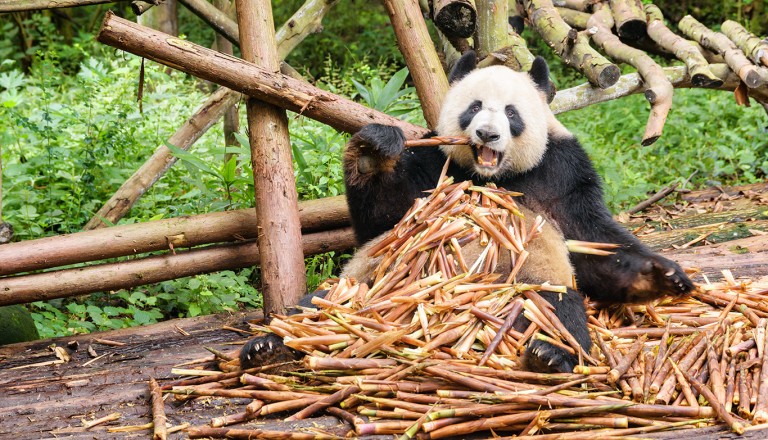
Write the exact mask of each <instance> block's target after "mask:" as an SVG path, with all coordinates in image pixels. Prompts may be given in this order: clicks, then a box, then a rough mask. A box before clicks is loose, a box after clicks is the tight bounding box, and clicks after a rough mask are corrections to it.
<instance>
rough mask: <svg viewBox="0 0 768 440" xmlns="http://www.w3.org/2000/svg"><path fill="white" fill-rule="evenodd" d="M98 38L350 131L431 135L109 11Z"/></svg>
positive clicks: (411, 125)
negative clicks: (373, 128) (383, 128)
mask: <svg viewBox="0 0 768 440" xmlns="http://www.w3.org/2000/svg"><path fill="white" fill-rule="evenodd" d="M98 40H99V41H100V42H102V43H104V44H108V45H110V46H113V47H116V48H118V49H122V50H125V51H127V52H131V53H134V54H136V55H139V56H143V57H146V58H149V59H150V60H153V61H157V62H159V63H162V64H165V65H167V66H171V67H173V68H176V69H179V70H181V71H183V72H186V73H189V74H191V75H194V76H197V77H199V78H202V79H205V80H208V81H212V82H215V83H218V84H221V85H223V86H225V87H228V88H230V89H233V90H237V91H239V92H241V93H243V94H245V95H248V96H252V97H254V98H257V99H260V100H263V101H265V102H268V103H270V104H274V105H277V106H280V107H282V108H285V109H287V110H291V111H294V112H297V113H301V114H302V115H304V116H307V117H309V118H312V119H315V120H317V121H320V122H322V123H324V124H327V125H330V126H331V127H333V128H335V129H337V130H340V131H344V132H347V133H355V132H357V131H358V130H359V129H360V128H362V127H363V126H364V125H366V124H370V123H373V122H376V123H379V124H387V125H395V126H398V127H400V128H402V129H403V131H404V132H405V135H406V137H407V138H408V139H418V138H421V137H423V136H424V135H425V134H427V132H428V130H427V129H425V128H423V127H418V126H416V125H413V124H410V123H407V122H404V121H402V120H400V119H398V118H395V117H392V116H389V115H387V114H384V113H382V112H378V111H376V110H372V109H370V108H368V107H366V106H364V105H361V104H358V103H356V102H354V101H351V100H349V99H346V98H343V97H341V96H338V95H335V94H333V93H330V92H326V91H324V90H321V89H318V88H317V87H314V86H312V85H309V84H307V83H305V82H303V81H299V80H296V79H293V78H290V77H288V76H286V75H282V74H279V73H276V72H271V71H269V70H266V69H262V68H260V67H258V66H256V65H254V64H252V63H248V62H245V61H243V60H241V59H238V58H235V57H231V56H227V55H224V54H221V53H219V52H216V51H214V50H211V49H208V48H205V47H202V46H199V45H196V44H194V43H191V42H189V41H186V40H180V39H178V38H175V37H170V36H168V35H166V34H163V33H161V32H157V31H154V30H152V29H149V28H147V27H144V26H141V25H138V24H136V23H133V22H131V21H129V20H125V19H122V18H120V17H117V16H116V15H115V14H113V13H112V12H107V14H106V15H105V17H104V23H103V24H102V27H101V31H100V32H99V35H98Z"/></svg>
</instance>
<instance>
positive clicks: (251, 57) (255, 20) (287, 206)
mask: <svg viewBox="0 0 768 440" xmlns="http://www.w3.org/2000/svg"><path fill="white" fill-rule="evenodd" d="M235 6H236V8H237V21H238V25H239V27H240V29H241V32H240V50H241V52H242V55H243V59H244V60H246V61H249V62H252V63H256V64H257V65H259V66H260V67H262V68H264V69H265V70H267V71H270V72H275V73H279V72H280V59H279V58H278V54H277V41H276V39H275V24H274V21H273V18H272V5H271V3H270V1H269V0H235ZM245 105H246V110H247V111H248V134H249V136H248V137H249V140H250V144H251V164H252V166H253V188H254V193H255V197H256V206H257V207H258V208H259V209H258V211H257V212H256V229H257V230H258V234H257V240H258V242H259V251H260V253H261V258H260V260H261V261H260V263H261V264H260V265H261V286H262V291H263V295H264V313H265V314H270V313H283V312H284V311H285V310H287V308H288V307H290V306H292V305H294V304H297V303H298V302H299V299H301V297H302V296H304V294H305V293H306V289H307V287H306V281H307V279H306V273H305V271H304V256H303V253H302V250H301V223H300V222H299V205H298V200H299V196H298V193H297V191H296V179H295V177H294V176H293V159H292V157H291V138H290V134H289V133H288V116H287V114H286V112H285V110H284V109H282V108H280V107H278V106H276V105H274V104H270V103H266V102H263V101H260V100H258V99H255V98H249V99H248V100H247V101H246V103H245Z"/></svg>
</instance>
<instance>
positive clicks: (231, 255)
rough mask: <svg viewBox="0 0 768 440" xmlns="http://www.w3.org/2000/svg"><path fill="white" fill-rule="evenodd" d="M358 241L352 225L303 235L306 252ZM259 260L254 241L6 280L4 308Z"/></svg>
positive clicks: (0, 301) (1, 297)
mask: <svg viewBox="0 0 768 440" xmlns="http://www.w3.org/2000/svg"><path fill="white" fill-rule="evenodd" d="M354 244H355V238H354V233H353V232H352V228H344V229H337V230H333V231H324V232H316V233H313V234H308V235H305V236H304V237H302V245H303V250H304V254H305V255H312V254H318V253H321V252H328V251H334V250H343V249H349V248H351V247H353V246H354ZM256 264H259V248H258V246H257V244H256V242H255V241H248V242H243V243H237V244H230V245H224V246H212V247H207V248H202V249H193V250H190V251H185V252H178V253H176V254H168V255H159V256H154V257H147V258H141V259H137V260H130V261H123V262H119V263H108V264H99V265H94V266H87V267H80V268H76V269H65V270H60V271H54V272H46V273H40V274H34V275H22V276H18V277H9V278H0V306H4V305H10V304H26V303H30V302H34V301H47V300H51V299H56V298H67V297H70V296H75V295H83V294H86V293H92V292H103V291H109V290H117V289H127V288H131V287H136V286H143V285H146V284H152V283H159V282H161V281H167V280H172V279H176V278H182V277H188V276H193V275H199V274H202V273H209V272H216V271H220V270H233V269H240V268H243V267H248V266H253V265H256Z"/></svg>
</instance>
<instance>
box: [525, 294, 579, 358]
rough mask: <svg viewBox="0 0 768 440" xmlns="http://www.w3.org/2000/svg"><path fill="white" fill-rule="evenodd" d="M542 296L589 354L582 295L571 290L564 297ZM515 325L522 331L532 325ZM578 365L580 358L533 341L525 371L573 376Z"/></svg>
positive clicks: (558, 348) (530, 345)
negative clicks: (571, 374) (570, 374)
mask: <svg viewBox="0 0 768 440" xmlns="http://www.w3.org/2000/svg"><path fill="white" fill-rule="evenodd" d="M539 295H541V296H542V297H543V298H544V299H546V300H547V301H548V302H549V303H550V304H552V305H553V306H554V312H555V315H556V316H557V318H558V319H559V320H560V321H561V322H562V323H563V325H564V326H565V328H566V329H567V330H568V331H569V332H570V333H571V335H573V337H574V338H575V339H576V341H578V343H579V344H580V345H581V347H582V348H583V349H584V351H585V352H587V353H589V351H590V349H591V347H592V340H591V338H590V336H589V330H587V312H586V309H585V308H584V299H583V297H582V296H581V294H579V293H578V292H576V291H575V290H573V289H568V292H567V293H564V294H560V293H557V292H539ZM521 321H523V322H521ZM515 324H516V325H515V327H517V328H522V327H527V325H529V324H530V322H529V321H528V320H527V319H525V318H522V319H521V320H518V322H516V323H515ZM519 324H522V326H519ZM578 361H579V360H578V356H577V355H573V354H571V353H569V352H568V351H566V350H563V349H562V348H560V347H557V346H555V345H552V344H550V343H549V342H545V341H542V340H539V339H534V340H532V341H531V342H530V343H529V344H528V348H527V349H526V350H525V354H524V355H523V357H522V363H523V368H525V369H526V370H528V371H535V372H547V373H572V372H573V367H575V366H576V365H577V364H578Z"/></svg>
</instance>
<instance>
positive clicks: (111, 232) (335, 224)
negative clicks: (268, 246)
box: [0, 196, 350, 276]
mask: <svg viewBox="0 0 768 440" xmlns="http://www.w3.org/2000/svg"><path fill="white" fill-rule="evenodd" d="M299 220H300V221H301V229H302V232H304V233H311V232H317V231H325V230H331V229H338V228H343V227H347V226H349V224H350V223H349V208H348V207H347V201H346V200H345V199H344V196H336V197H328V198H324V199H317V200H307V201H302V202H299ZM255 223H256V210H255V209H252V208H251V209H239V210H235V211H225V212H211V213H208V214H200V215H192V216H185V217H178V218H168V219H163V220H154V221H150V222H143V223H134V224H130V225H120V226H113V227H111V228H100V229H94V230H92V231H83V232H76V233H74V234H65V235H55V236H51V237H44V238H38V239H35V240H26V241H18V242H15V243H9V244H7V245H4V246H0V276H3V275H12V274H17V273H21V272H32V271H38V270H44V269H50V268H54V267H59V266H67V265H70V264H78V263H88V262H94V261H99V260H104V259H107V258H117V257H125V256H135V255H140V254H144V253H147V252H156V251H163V250H175V249H182V248H189V247H194V246H201V245H208V244H214V243H225V242H234V241H240V240H249V239H255V238H256V233H255V231H254V228H252V227H251V225H253V224H255ZM1 242H2V241H0V243H1Z"/></svg>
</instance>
